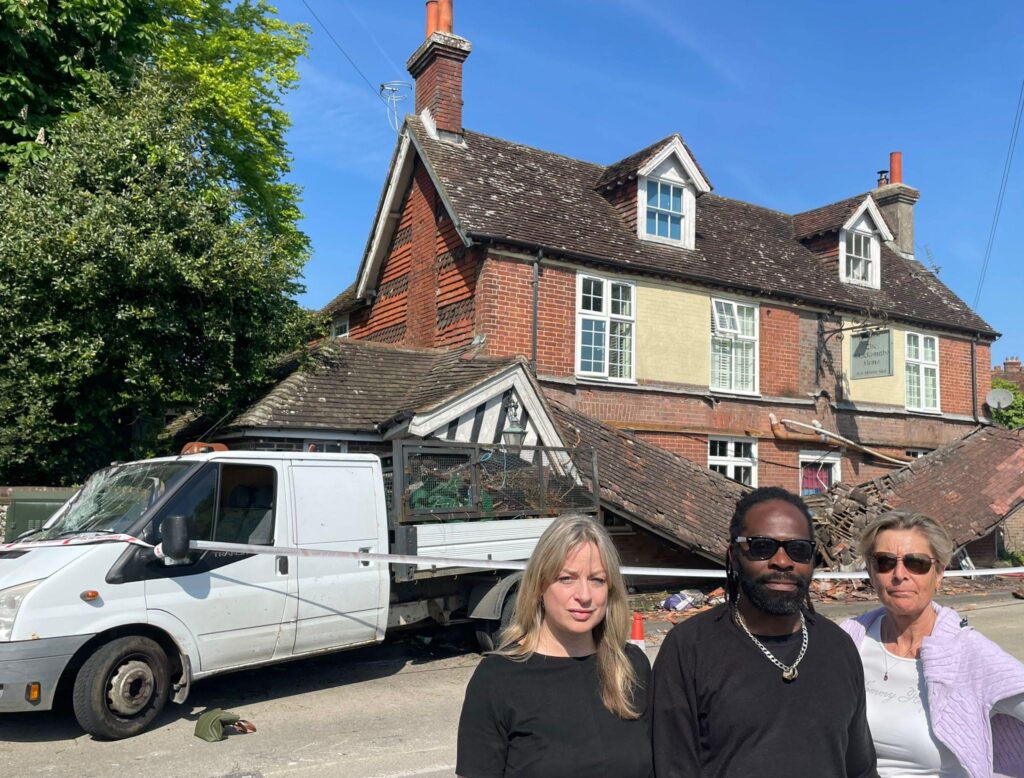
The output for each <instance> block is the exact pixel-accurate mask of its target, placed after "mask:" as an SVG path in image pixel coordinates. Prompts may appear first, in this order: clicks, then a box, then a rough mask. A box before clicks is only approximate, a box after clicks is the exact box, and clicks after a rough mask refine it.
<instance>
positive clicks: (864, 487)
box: [829, 427, 1024, 547]
mask: <svg viewBox="0 0 1024 778" xmlns="http://www.w3.org/2000/svg"><path fill="white" fill-rule="evenodd" d="M1022 473H1024V429H1019V430H1005V429H1002V428H1000V427H980V428H978V429H977V430H975V431H974V432H972V433H970V434H969V435H967V436H965V437H963V438H961V439H960V440H955V441H953V442H952V443H949V444H947V445H945V446H943V447H942V448H939V449H936V450H935V451H933V452H931V453H930V454H926V455H925V456H923V457H921V458H920V459H917V460H915V461H914V462H913V463H911V464H909V465H907V466H905V467H901V468H900V469H898V470H894V471H893V472H891V473H887V474H886V475H884V476H881V477H879V478H876V479H874V480H873V481H868V482H866V483H863V484H860V485H859V486H857V487H856V488H854V489H851V487H850V486H849V485H837V486H836V487H833V489H832V491H831V493H830V498H831V500H832V502H833V510H832V515H831V519H830V522H829V523H830V524H831V525H833V526H834V527H838V528H840V530H842V529H843V528H847V529H853V528H856V529H857V530H858V533H857V534H859V529H862V528H863V527H864V526H865V525H866V523H867V522H868V521H870V520H871V519H872V518H874V517H875V516H877V515H878V514H879V513H882V512H883V511H885V510H889V509H895V508H901V509H904V510H912V511H914V512H916V513H923V514H925V515H926V516H931V517H932V518H933V519H936V520H937V521H939V522H941V523H942V524H943V525H945V527H946V529H947V530H949V533H950V535H952V537H953V541H954V542H955V543H956V545H957V547H960V546H963V545H965V544H967V543H969V542H971V541H972V540H976V539H977V538H980V537H984V536H985V535H987V534H988V533H989V532H991V531H992V530H993V528H994V527H996V526H997V525H998V524H999V522H1000V521H1002V520H1003V519H1004V518H1005V517H1006V516H1007V515H1008V514H1010V513H1012V512H1013V511H1014V510H1017V509H1021V508H1024V478H1022V477H1021V474H1022ZM851 534H852V533H851Z"/></svg>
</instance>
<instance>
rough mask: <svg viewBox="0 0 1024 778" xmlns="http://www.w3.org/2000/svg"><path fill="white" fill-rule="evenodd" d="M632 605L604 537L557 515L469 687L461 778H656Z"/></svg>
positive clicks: (578, 519) (585, 520) (597, 529)
mask: <svg viewBox="0 0 1024 778" xmlns="http://www.w3.org/2000/svg"><path fill="white" fill-rule="evenodd" d="M628 629H629V606H628V603H627V600H626V591H625V587H624V585H623V581H622V575H621V573H620V572H619V557H618V553H617V552H616V551H615V547H614V546H613V545H612V542H611V539H610V538H609V537H608V533H607V532H605V531H604V529H603V528H602V527H601V526H600V525H599V524H597V523H596V522H595V521H594V520H593V519H591V518H589V517H586V516H567V517H562V518H559V519H556V520H555V521H553V522H552V523H551V526H549V527H548V529H547V530H546V531H545V532H544V534H543V535H542V536H541V538H540V540H539V541H538V543H537V547H536V548H535V549H534V552H533V555H532V556H531V557H530V562H529V564H528V565H527V568H526V572H525V574H524V575H523V580H522V582H521V583H520V586H519V595H518V598H517V602H516V610H515V614H514V615H513V617H512V623H511V624H510V626H509V628H508V629H507V630H506V631H505V632H504V633H502V636H501V641H500V648H499V649H498V650H497V651H496V652H494V653H493V654H491V655H489V656H487V657H485V658H484V660H483V661H482V662H481V663H480V665H479V667H477V669H476V672H475V673H474V674H473V678H472V679H471V680H470V682H469V688H468V689H467V690H466V699H465V702H464V703H463V706H462V717H461V719H460V720H459V742H458V763H457V765H456V772H457V773H458V774H459V775H460V776H463V777H464V778H492V776H493V777H494V778H500V777H501V776H506V777H507V778H513V777H515V778H525V777H526V776H529V777H530V778H544V777H546V776H558V777H559V778H562V777H563V776H572V777H573V778H586V776H610V775H614V776H617V777H618V778H649V776H650V775H651V764H652V763H651V746H650V736H649V729H648V722H647V688H648V686H649V681H650V673H651V669H650V664H649V663H648V661H647V657H646V656H645V655H644V653H643V652H642V651H641V650H640V649H638V648H636V647H635V646H632V645H627V644H626V635H627V630H628Z"/></svg>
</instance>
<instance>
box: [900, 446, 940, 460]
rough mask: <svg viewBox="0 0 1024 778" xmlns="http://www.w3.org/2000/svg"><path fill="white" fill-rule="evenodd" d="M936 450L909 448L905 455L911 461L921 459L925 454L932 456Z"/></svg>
mask: <svg viewBox="0 0 1024 778" xmlns="http://www.w3.org/2000/svg"><path fill="white" fill-rule="evenodd" d="M934 450H935V449H931V448H908V449H906V450H905V451H904V452H903V453H904V454H906V455H907V456H908V457H910V458H911V459H920V458H921V457H923V456H924V455H925V454H930V453H932V451H934Z"/></svg>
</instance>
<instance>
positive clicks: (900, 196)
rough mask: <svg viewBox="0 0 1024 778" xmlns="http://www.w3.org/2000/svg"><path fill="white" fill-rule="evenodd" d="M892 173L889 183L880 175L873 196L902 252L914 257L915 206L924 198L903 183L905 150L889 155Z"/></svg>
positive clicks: (890, 173) (890, 172)
mask: <svg viewBox="0 0 1024 778" xmlns="http://www.w3.org/2000/svg"><path fill="white" fill-rule="evenodd" d="M888 172H889V177H888V180H886V179H885V178H883V177H882V176H881V175H879V179H878V188H877V189H875V191H874V192H872V193H871V194H872V197H874V198H875V202H876V203H877V204H878V208H879V210H881V212H882V215H883V216H884V217H885V221H886V224H888V225H889V229H891V230H892V233H893V237H895V238H896V245H897V246H898V247H899V249H900V251H902V252H903V253H904V254H911V255H913V253H914V203H916V202H917V201H918V199H919V198H920V197H921V193H920V192H919V191H917V190H916V189H914V187H912V186H907V185H906V184H904V183H903V152H902V151H894V152H892V153H891V154H890V155H889V171H888Z"/></svg>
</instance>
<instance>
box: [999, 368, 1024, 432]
mask: <svg viewBox="0 0 1024 778" xmlns="http://www.w3.org/2000/svg"><path fill="white" fill-rule="evenodd" d="M992 388H993V389H1007V390H1009V392H1010V393H1011V394H1012V395H1013V402H1012V403H1010V406H1009V407H1008V408H1002V409H996V408H993V409H992V420H993V421H994V422H995V423H996V424H998V425H999V426H1001V427H1006V428H1007V429H1011V430H1015V429H1019V428H1021V427H1024V392H1022V391H1021V390H1020V389H1019V388H1018V387H1017V384H1015V383H1013V382H1012V381H1007V380H1006V379H1004V378H993V379H992Z"/></svg>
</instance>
